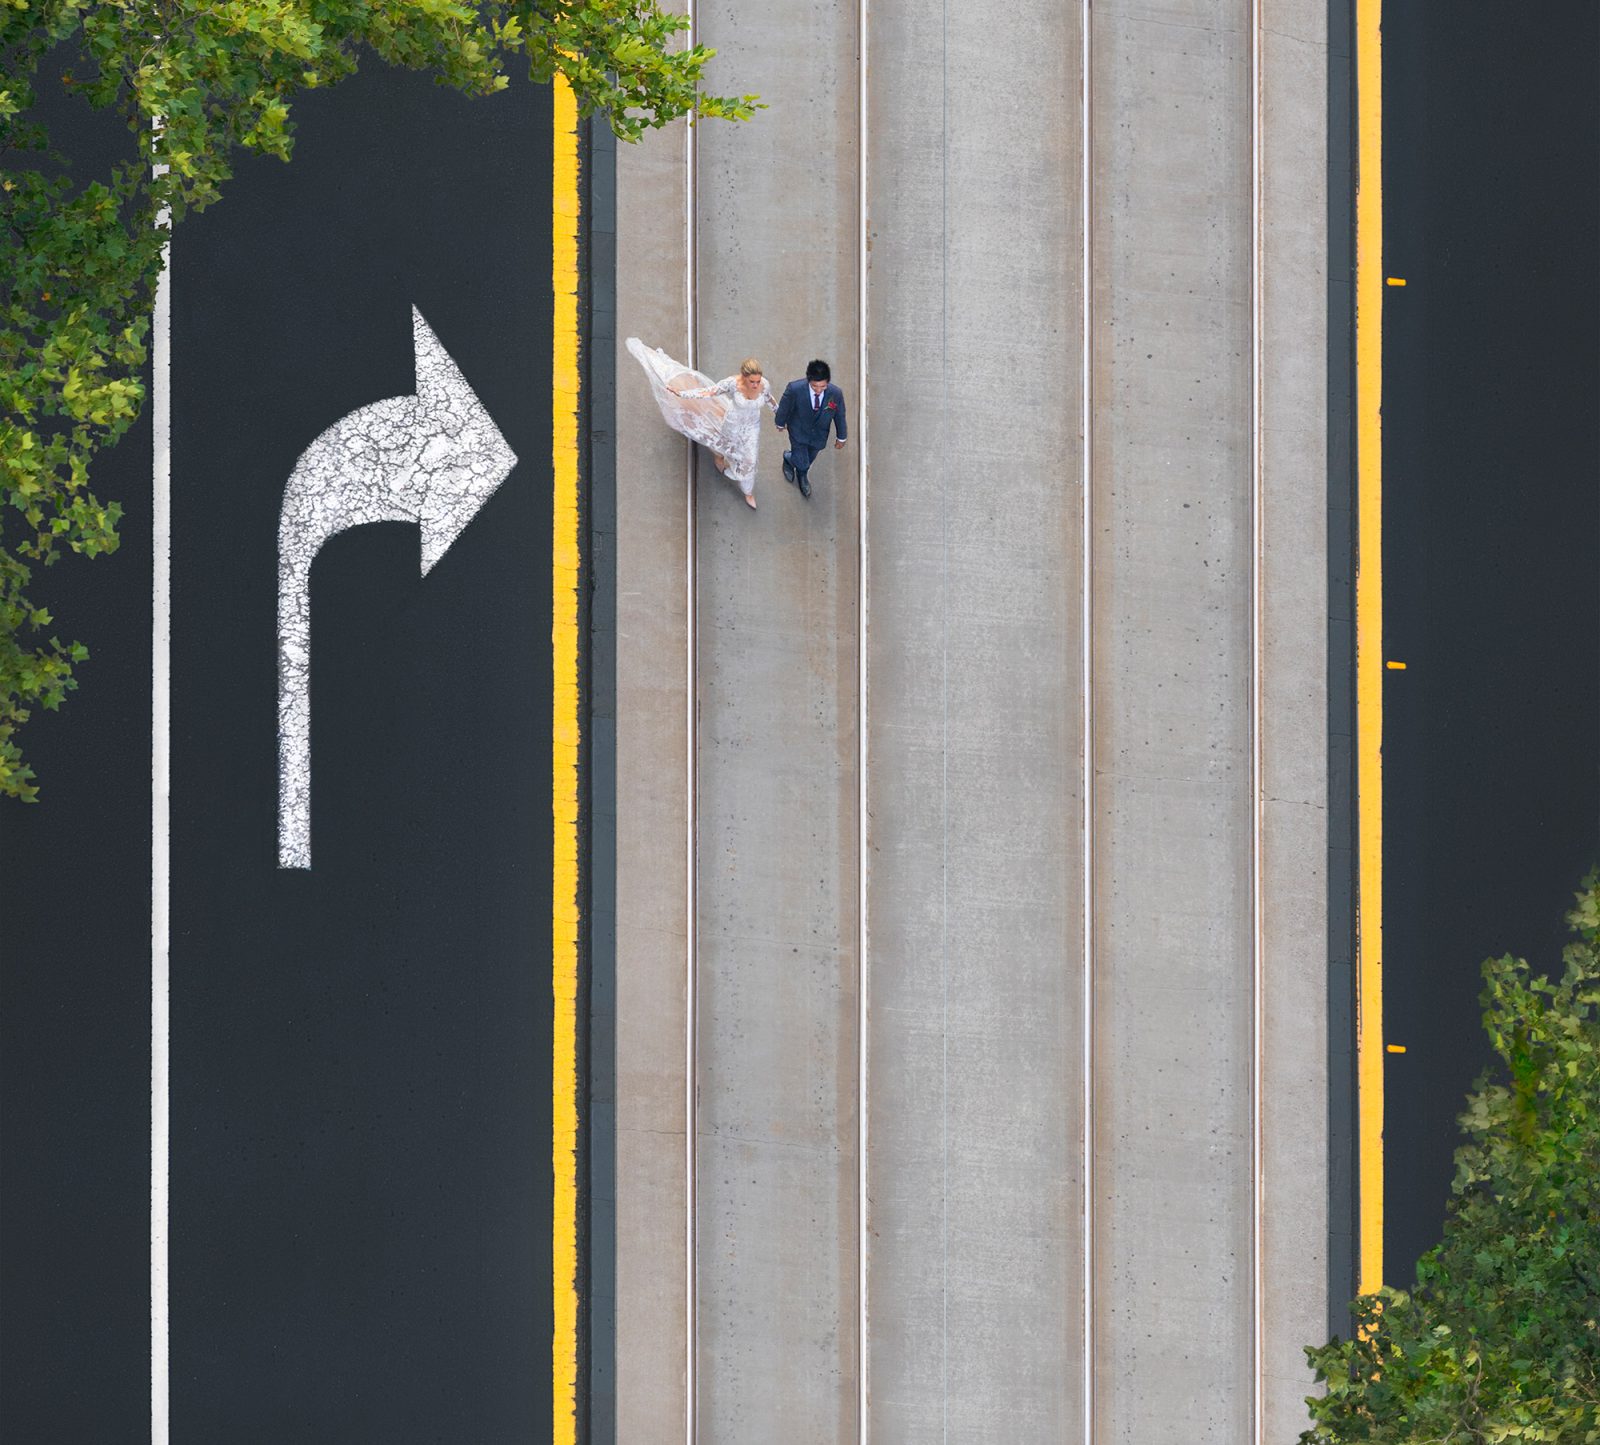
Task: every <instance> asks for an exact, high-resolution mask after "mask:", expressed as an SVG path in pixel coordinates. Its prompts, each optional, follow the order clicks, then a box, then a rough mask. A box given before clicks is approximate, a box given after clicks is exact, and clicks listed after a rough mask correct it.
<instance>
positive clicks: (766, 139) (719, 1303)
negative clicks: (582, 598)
mask: <svg viewBox="0 0 1600 1445" xmlns="http://www.w3.org/2000/svg"><path fill="white" fill-rule="evenodd" d="M699 35H700V39H701V41H702V42H703V43H705V44H707V45H710V46H713V47H715V48H716V49H717V51H718V52H719V54H720V55H721V56H723V57H727V58H728V59H727V63H726V70H725V72H724V73H726V74H727V75H728V76H729V77H730V78H735V77H736V80H737V87H738V88H739V89H740V90H754V91H757V92H759V93H760V94H761V96H762V98H763V99H764V100H765V101H766V103H767V105H768V107H769V108H768V109H767V110H765V111H763V112H761V113H760V114H759V115H758V116H757V117H756V118H755V119H754V120H753V121H752V122H750V123H749V124H748V125H744V126H739V127H732V126H727V125H707V126H705V127H703V128H702V131H701V135H700V152H699V167H700V187H699V193H700V194H699V200H700V212H699V262H700V266H699V277H698V298H699V324H700V367H701V369H702V370H704V371H706V372H708V373H710V374H712V375H715V376H719V377H721V376H727V375H730V374H732V373H733V372H735V371H736V370H737V369H738V366H739V362H740V361H741V359H742V358H744V357H745V356H749V355H754V356H756V357H758V358H760V359H761V361H762V362H763V363H764V365H765V366H766V367H767V368H768V372H769V375H770V380H771V381H772V383H773V386H774V389H780V388H781V387H782V386H783V384H784V383H785V382H787V381H789V380H792V379H793V378H795V377H798V376H802V375H804V371H805V364H806V362H807V361H808V360H809V359H810V358H811V357H813V356H820V357H822V358H824V359H826V360H827V361H828V362H829V363H830V365H831V366H832V368H833V376H834V380H835V381H836V382H838V384H839V385H840V386H841V387H842V388H843V389H844V393H845V397H846V402H847V408H848V407H849V406H850V405H851V404H854V403H856V402H858V401H859V398H860V389H859V379H858V377H857V376H856V366H855V361H856V355H857V320H856V308H855V298H856V294H857V284H856V255H857V249H858V247H857V237H858V234H859V231H858V222H857V211H856V190H857V179H856V176H857V172H856V154H855V138H856V119H855V101H856V88H857V71H856V17H855V9H854V6H853V5H852V4H828V5H821V4H806V5H796V6H784V7H780V8H773V7H769V6H760V7H756V6H751V5H749V4H746V3H740V0H702V3H701V4H700V6H699ZM734 57H736V58H737V59H736V60H735V59H734ZM763 425H764V434H763V439H762V457H761V468H760V472H759V476H758V480H757V483H756V489H755V495H756V501H757V504H758V508H759V510H758V511H756V512H751V511H750V510H749V508H747V507H746V506H745V505H744V503H743V501H742V500H741V498H740V497H739V494H738V491H737V489H736V488H735V487H734V486H733V485H732V484H730V483H727V482H725V481H723V480H722V479H721V478H720V477H719V476H718V475H717V473H716V471H715V469H714V468H713V467H712V466H711V465H710V464H709V460H705V461H703V462H702V466H701V474H700V476H701V479H700V503H699V533H698V558H699V617H698V636H699V649H700V652H699V678H700V692H699V702H700V751H699V769H700V773H699V870H700V871H699V944H700V957H699V988H700V1009H699V1071H698V1076H697V1088H698V1093H699V1139H698V1151H699V1182H698V1200H697V1203H698V1219H697V1227H696V1240H697V1266H698V1332H699V1350H698V1355H699V1368H698V1416H699V1434H700V1438H701V1439H703V1440H707V1441H718V1442H724V1441H725V1442H743V1441H752V1442H754V1441H772V1442H788V1441H794V1442H797V1445H799V1442H812V1441H823V1440H842V1439H849V1438H853V1437H854V1434H855V1429H856V1408H857V1402H856V1394H857V1389H856V1372H857V1362H858V1355H859V1351H858V1342H857V1318H858V1312H857V1286H856V1280H857V1228H856V1210H857V1187H856V1181H857V1156H856V1070H857V1038H856V1033H857V1030H856V1016H857V999H858V996H857V978H858V959H857V952H858V950H857V934H858V912H857V910H858V907H859V899H858V892H859V890H858V886H857V875H858V859H857V849H856V839H857V804H856V797H857V772H856V755H857V744H856V737H857V734H856V722H857V715H858V708H857V698H856V690H857V666H856V635H857V619H856V598H857V574H856V556H857V535H856V500H857V490H858V479H857V470H856V459H857V457H858V455H859V453H858V449H857V447H856V445H855V444H854V443H853V442H851V443H849V444H847V446H846V447H845V449H844V450H843V451H832V450H830V451H829V453H828V454H827V456H826V457H825V458H822V459H819V460H818V462H817V463H816V464H815V466H814V467H813V469H812V472H811V480H812V486H813V495H812V498H811V500H810V501H809V502H808V501H805V500H804V499H802V498H801V496H800V494H799V492H798V491H797V490H796V489H795V488H793V487H791V486H789V485H788V484H787V483H786V482H785V481H784V480H783V478H782V475H781V473H780V470H779V468H780V458H781V455H782V445H781V443H782V440H783V438H782V434H780V433H779V432H778V431H777V430H776V429H775V428H774V427H773V426H772V425H771V424H770V421H766V422H764V423H763Z"/></svg>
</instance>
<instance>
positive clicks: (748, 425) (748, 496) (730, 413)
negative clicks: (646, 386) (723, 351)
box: [628, 336, 778, 507]
mask: <svg viewBox="0 0 1600 1445" xmlns="http://www.w3.org/2000/svg"><path fill="white" fill-rule="evenodd" d="M628 350H629V351H630V352H632V353H633V355H634V357H635V358H636V359H637V360H638V362H639V365H641V366H642V367H644V371H645V375H646V376H648V377H649V378H650V390H651V391H652V392H653V393H654V394H655V399H656V405H657V406H659V407H660V408H661V415H662V416H663V417H664V418H665V419H666V423H667V425H668V426H670V427H671V428H672V429H673V431H676V432H682V433H683V435H684V436H686V437H688V438H689V440H690V441H696V442H699V443H700V445H701V446H703V447H708V448H709V449H710V451H711V453H712V455H713V456H714V457H716V459H717V469H718V470H719V471H720V472H722V473H723V475H724V476H728V477H731V478H733V480H734V481H736V482H737V483H738V484H739V490H740V491H741V492H743V493H744V499H745V501H746V502H747V503H748V504H749V505H750V506H751V507H754V506H755V504H756V454H757V452H758V450H759V448H760V443H761V408H762V407H763V406H768V407H771V408H772V410H773V411H776V410H777V409H778V402H777V399H776V398H775V397H774V396H773V394H772V388H771V387H770V386H768V385H767V379H766V377H764V376H763V375H762V374H761V363H760V362H759V361H757V360H756V359H755V358H754V357H753V356H752V357H750V358H749V359H748V360H746V361H745V362H743V363H742V364H741V365H740V367H739V374H738V375H737V376H730V377H728V378H727V379H726V380H723V381H716V382H714V381H712V380H711V378H710V377H709V376H704V375H702V374H701V373H700V372H698V371H691V370H690V369H689V368H688V367H687V366H682V365H680V364H679V363H678V362H676V361H674V360H673V359H672V358H671V357H670V356H668V355H667V353H666V352H664V351H662V350H661V349H660V348H659V347H648V346H646V345H645V344H644V343H643V342H642V341H640V340H639V338H638V337H637V336H630V337H629V338H628Z"/></svg>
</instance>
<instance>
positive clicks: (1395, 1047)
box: [1384, 1044, 1406, 1054]
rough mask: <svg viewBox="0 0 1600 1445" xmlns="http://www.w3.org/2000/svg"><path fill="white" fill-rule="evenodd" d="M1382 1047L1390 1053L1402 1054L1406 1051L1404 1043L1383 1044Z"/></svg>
mask: <svg viewBox="0 0 1600 1445" xmlns="http://www.w3.org/2000/svg"><path fill="white" fill-rule="evenodd" d="M1384 1049H1385V1051H1386V1052H1388V1053H1391V1054H1403V1053H1405V1051H1406V1046H1405V1045H1404V1044H1385V1045H1384Z"/></svg>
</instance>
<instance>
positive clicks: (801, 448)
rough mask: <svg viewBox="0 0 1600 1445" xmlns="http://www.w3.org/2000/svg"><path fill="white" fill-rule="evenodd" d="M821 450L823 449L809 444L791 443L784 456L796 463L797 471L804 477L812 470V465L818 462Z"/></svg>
mask: <svg viewBox="0 0 1600 1445" xmlns="http://www.w3.org/2000/svg"><path fill="white" fill-rule="evenodd" d="M821 450H822V448H821V447H814V446H812V445H810V443H808V442H796V441H791V442H790V443H789V449H788V450H787V451H786V452H785V453H784V455H785V456H786V457H788V459H789V460H790V461H791V462H793V463H794V469H795V471H797V472H799V473H800V475H801V476H804V475H805V474H806V472H807V471H809V470H810V468H811V463H812V462H814V461H815V460H816V457H817V453H818V452H820V451H821Z"/></svg>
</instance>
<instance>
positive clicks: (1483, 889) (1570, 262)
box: [1383, 0, 1600, 1285]
mask: <svg viewBox="0 0 1600 1445" xmlns="http://www.w3.org/2000/svg"><path fill="white" fill-rule="evenodd" d="M1383 36H1384V216H1385V226H1384V232H1385V234H1384V251H1385V272H1386V274H1387V275H1388V276H1390V277H1394V278H1403V279H1404V281H1405V283H1406V284H1405V286H1404V287H1397V286H1392V285H1391V286H1386V287H1385V316H1384V325H1385V342H1384V345H1385V355H1384V397H1383V407H1384V411H1383V424H1384V462H1383V471H1384V606H1385V638H1384V647H1385V657H1386V658H1387V659H1388V660H1389V661H1390V662H1403V663H1404V664H1405V667H1404V670H1398V669H1391V670H1389V671H1387V672H1386V673H1385V685H1386V693H1385V700H1384V707H1385V714H1384V728H1385V735H1384V786H1385V798H1384V889H1385V899H1384V934H1385V937H1384V961H1385V984H1384V989H1385V993H1384V1023H1385V1035H1386V1039H1387V1041H1388V1043H1390V1044H1392V1045H1399V1046H1401V1047H1403V1048H1404V1049H1405V1053H1404V1054H1393V1053H1392V1054H1389V1055H1388V1058H1387V1116H1386V1120H1385V1157H1386V1161H1387V1182H1386V1191H1385V1192H1386V1206H1387V1207H1386V1210H1385V1238H1384V1257H1385V1261H1386V1264H1385V1275H1386V1278H1387V1280H1388V1282H1390V1283H1392V1284H1396V1285H1404V1284H1406V1283H1408V1282H1409V1281H1410V1280H1411V1279H1412V1277H1413V1275H1412V1272H1413V1268H1414V1265H1415V1261H1416V1259H1417V1257H1418V1256H1419V1255H1420V1254H1421V1253H1422V1252H1423V1251H1424V1250H1426V1249H1427V1248H1428V1247H1430V1246H1431V1245H1432V1244H1434V1243H1436V1242H1437V1241H1438V1237H1439V1231H1440V1226H1441V1223H1442V1220H1443V1211H1444V1203H1445V1200H1446V1198H1447V1195H1448V1191H1449V1184H1450V1179H1451V1176H1452V1173H1453V1167H1454V1166H1453V1159H1452V1155H1453V1151H1454V1149H1455V1147H1456V1146H1457V1144H1458V1142H1459V1135H1458V1132H1457V1129H1456V1125H1455V1119H1456V1116H1457V1114H1458V1113H1459V1112H1460V1110H1461V1107H1462V1104H1463V1101H1464V1097H1465V1094H1466V1091H1467V1089H1468V1087H1469V1086H1470V1084H1471V1082H1472V1080H1473V1078H1474V1076H1475V1075H1476V1074H1477V1073H1478V1072H1479V1070H1480V1069H1482V1068H1483V1067H1484V1066H1485V1065H1486V1064H1488V1063H1489V1062H1490V1061H1491V1055H1490V1051H1489V1047H1488V1043H1487V1040H1486V1038H1485V1037H1484V1034H1483V1032H1482V1029H1481V1027H1480V1023H1479V1016H1480V1007H1479V1003H1478V992H1479V988H1480V976H1479V965H1480V964H1481V962H1482V961H1483V959H1484V958H1486V957H1489V956H1491V955H1499V954H1502V953H1507V952H1510V953H1515V954H1519V955H1524V956H1526V957H1528V958H1529V959H1530V960H1533V961H1535V962H1536V963H1539V964H1542V965H1545V966H1548V967H1550V968H1552V969H1556V970H1559V967H1560V959H1559V951H1560V948H1561V946H1562V945H1563V943H1564V942H1565V939H1566V929H1565V925H1564V922H1563V915H1564V913H1565V912H1566V910H1567V909H1568V908H1569V907H1570V906H1571V895H1572V893H1573V891H1574V889H1575V887H1576V885H1577V884H1578V882H1579V880H1580V878H1581V877H1582V876H1583V874H1584V872H1585V871H1586V870H1587V869H1588V868H1589V867H1591V866H1592V865H1594V864H1595V862H1596V861H1597V858H1600V772H1597V758H1600V580H1597V579H1600V573H1597V570H1596V567H1595V558H1596V555H1597V543H1600V411H1597V409H1596V405H1595V402H1596V397H1597V395H1600V271H1597V269H1596V265H1595V258H1596V256H1597V255H1600V210H1597V186H1596V177H1597V176H1600V91H1597V89H1596V87H1595V83H1594V80H1595V75H1596V74H1597V71H1600V11H1597V9H1596V8H1595V7H1594V6H1593V5H1591V4H1585V3H1580V0H1565V3H1562V4H1558V5H1550V6H1540V7H1537V8H1536V10H1530V9H1529V8H1528V7H1526V6H1517V5H1512V4H1509V3H1484V0H1473V3H1471V4H1467V5H1462V4H1449V5H1446V4H1441V3H1434V4H1423V5H1393V6H1389V7H1387V9H1386V14H1385V21H1384V31H1383Z"/></svg>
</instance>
